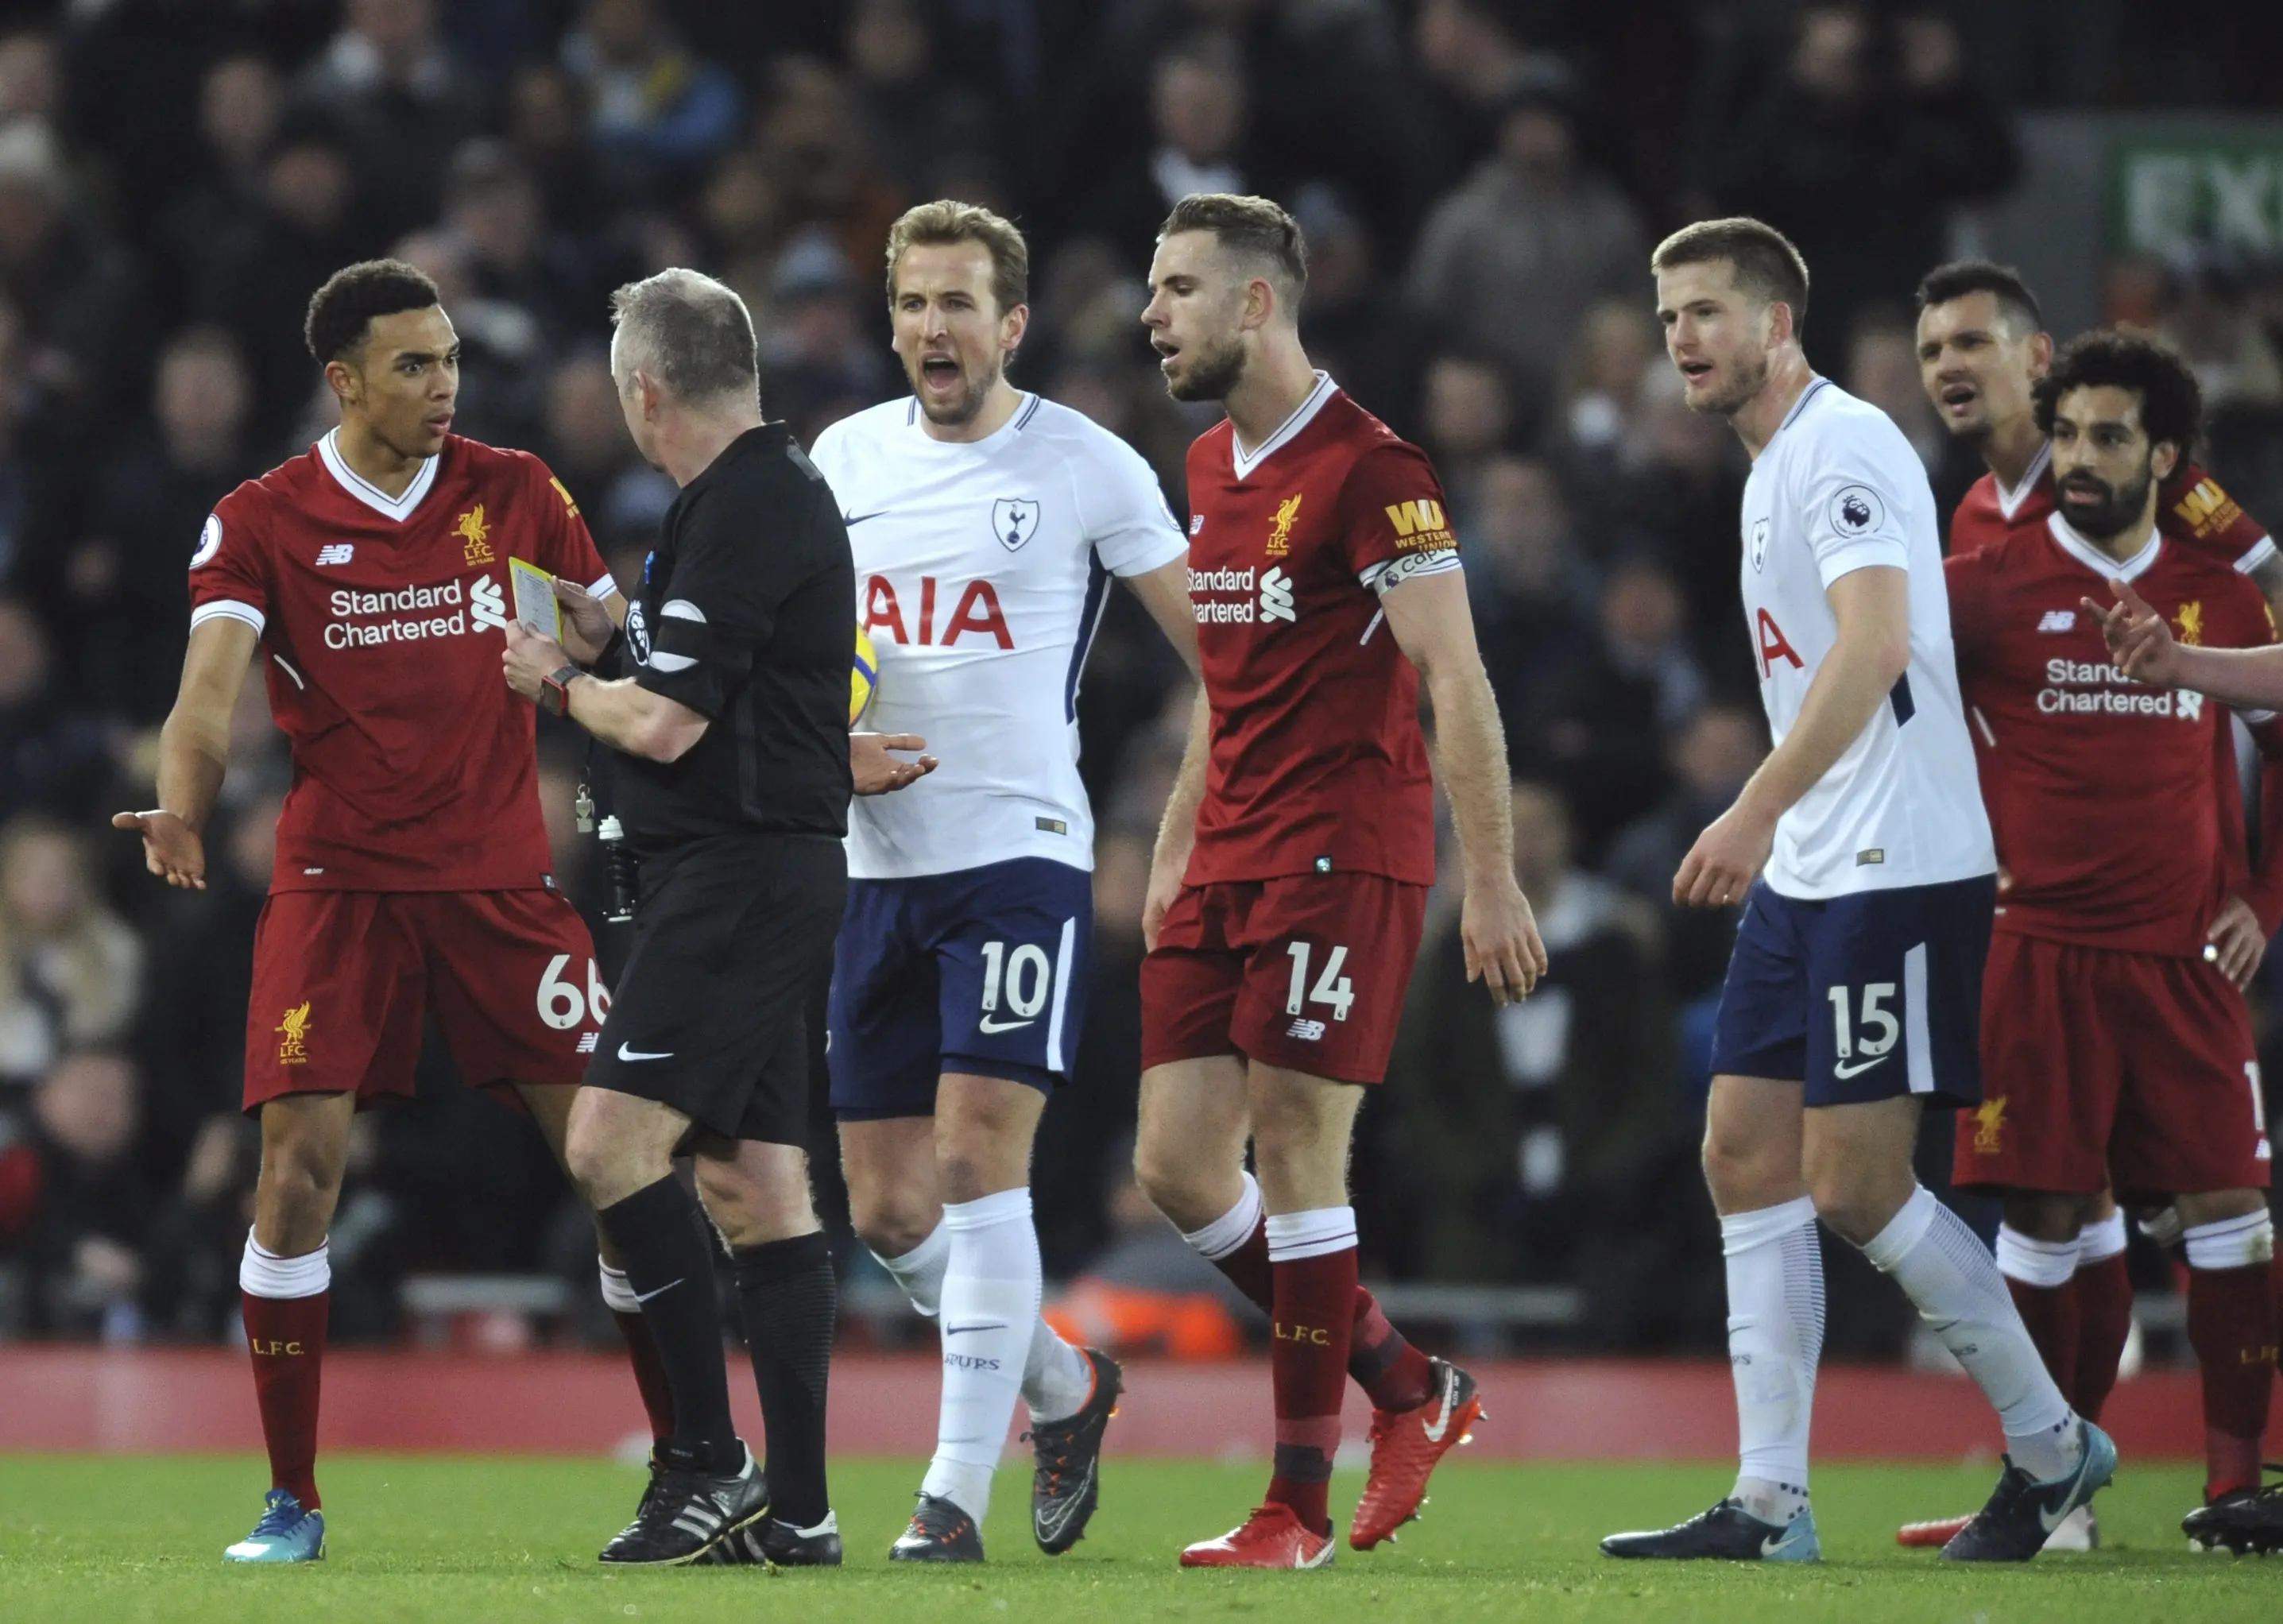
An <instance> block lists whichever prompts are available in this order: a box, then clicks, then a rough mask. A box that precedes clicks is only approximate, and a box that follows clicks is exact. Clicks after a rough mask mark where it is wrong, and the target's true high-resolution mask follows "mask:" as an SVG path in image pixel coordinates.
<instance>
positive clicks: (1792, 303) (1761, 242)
mask: <svg viewBox="0 0 2283 1624" xmlns="http://www.w3.org/2000/svg"><path fill="white" fill-rule="evenodd" d="M1724 260H1725V261H1726V264H1727V266H1728V268H1729V270H1730V271H1731V272H1732V273H1733V274H1734V277H1735V282H1736V286H1737V287H1738V289H1740V290H1741V291H1742V292H1744V293H1746V294H1747V295H1749V297H1751V298H1753V299H1758V300H1759V301H1760V302H1761V303H1762V304H1764V305H1783V306H1787V307H1789V309H1790V311H1791V330H1792V332H1793V335H1794V336H1795V337H1796V336H1797V335H1798V334H1799V333H1800V332H1802V331H1803V330H1805V328H1806V326H1807V261H1806V260H1804V259H1803V258H1802V257H1801V256H1800V252H1799V250H1798V249H1797V248H1796V247H1794V246H1793V245H1792V240H1791V238H1789V237H1786V236H1785V235H1784V234H1783V233H1782V232H1780V231H1779V230H1777V229H1775V228H1774V227H1773V226H1772V225H1770V224H1768V223H1767V222H1766V221H1762V220H1754V219H1752V218H1750V217H1749V215H1743V214H1734V215H1731V216H1729V217H1728V218H1727V219H1726V220H1700V221H1697V222H1696V223H1695V225H1693V226H1683V227H1681V228H1680V229H1679V230H1678V231H1675V232H1674V233H1673V234H1672V235H1671V237H1666V238H1665V239H1664V241H1663V242H1661V243H1659V244H1658V245H1656V253H1653V254H1651V255H1650V256H1649V260H1648V268H1649V270H1650V271H1651V272H1652V273H1653V274H1654V273H1659V272H1664V271H1669V270H1671V269H1673V268H1676V267H1679V266H1682V265H1717V264H1719V263H1721V262H1722V261H1724Z"/></svg>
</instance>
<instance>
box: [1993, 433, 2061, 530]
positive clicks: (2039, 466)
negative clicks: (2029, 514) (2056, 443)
mask: <svg viewBox="0 0 2283 1624" xmlns="http://www.w3.org/2000/svg"><path fill="white" fill-rule="evenodd" d="M2052 466H2053V441H2051V440H2046V441H2045V442H2044V443H2043V444H2042V445H2040V446H2039V447H2038V455H2035V456H2033V457H2031V458H2030V466H2029V467H2028V468H2026V469H2025V470H2022V483H2021V484H2019V485H2016V486H2007V485H2006V482H2005V481H2004V480H2003V479H2000V478H1999V477H1998V476H1997V474H1996V473H1995V472H1992V473H1991V476H1990V484H1991V488H1992V489H1994V490H1995V491H1996V492H1997V493H1998V511H1999V512H2000V513H2002V514H2004V515H2005V516H2006V519H2007V520H2008V521H2011V520H2012V518H2013V517H2014V515H2015V514H2016V513H2018V512H2020V511H2021V510H2022V503H2023V502H2024V501H2028V500H2029V495H2030V492H2031V491H2034V490H2036V489H2037V488H2038V480H2040V479H2042V478H2045V470H2047V469H2049V468H2051V467H2052Z"/></svg>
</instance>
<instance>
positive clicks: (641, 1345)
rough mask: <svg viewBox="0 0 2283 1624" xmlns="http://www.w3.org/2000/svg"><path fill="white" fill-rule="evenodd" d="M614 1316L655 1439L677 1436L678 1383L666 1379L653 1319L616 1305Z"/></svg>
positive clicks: (637, 1310) (637, 1311)
mask: <svg viewBox="0 0 2283 1624" xmlns="http://www.w3.org/2000/svg"><path fill="white" fill-rule="evenodd" d="M622 1278H623V1277H622ZM628 1289H629V1290H631V1289H632V1288H631V1287H629V1288H628ZM611 1317H612V1319H615V1320H617V1321H618V1322H619V1335H620V1336H622V1337H624V1338H625V1339H626V1343H627V1363H628V1364H632V1365H633V1366H634V1367H635V1387H637V1388H639V1389H641V1392H642V1402H643V1410H646V1411H648V1412H649V1415H650V1435H651V1437H652V1438H654V1439H655V1438H671V1437H673V1436H674V1384H673V1383H672V1382H670V1381H668V1380H667V1379H666V1365H665V1364H663V1363H662V1362H661V1361H660V1360H659V1358H658V1343H657V1341H656V1340H653V1339H652V1338H651V1333H650V1322H649V1321H648V1320H646V1319H644V1318H643V1316H642V1310H641V1309H635V1311H634V1312H633V1313H631V1314H629V1313H627V1311H626V1310H625V1309H615V1308H614V1309H612V1310H611Z"/></svg>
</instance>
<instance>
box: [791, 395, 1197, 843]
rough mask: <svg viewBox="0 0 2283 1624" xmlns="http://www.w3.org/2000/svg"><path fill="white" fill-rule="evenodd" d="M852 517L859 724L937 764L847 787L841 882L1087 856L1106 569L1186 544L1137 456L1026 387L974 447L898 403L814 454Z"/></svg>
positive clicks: (1163, 557) (1152, 563)
mask: <svg viewBox="0 0 2283 1624" xmlns="http://www.w3.org/2000/svg"><path fill="white" fill-rule="evenodd" d="M809 455H810V457H811V459H812V460H813V461H814V462H815V463H816V465H817V467H818V468H819V469H821V470H823V474H824V477H825V478H826V480H827V481H828V482H830V485H831V486H832V490H833V493H834V494H835V495H836V496H838V498H839V501H840V511H841V512H842V514H843V515H844V516H845V517H846V519H847V523H848V540H849V544H850V546H851V548H853V550H854V553H855V556H856V619H857V624H858V625H859V626H862V627H863V628H864V629H865V630H866V631H868V632H869V633H871V637H872V644H873V648H874V649H875V651H876V652H877V654H878V656H879V662H880V672H879V686H878V688H877V690H876V692H875V695H874V697H873V701H872V709H871V711H870V712H869V714H868V716H867V717H866V719H865V720H864V723H863V726H864V727H865V728H866V729H868V730H869V731H874V732H879V733H916V734H919V735H921V736H922V737H923V738H924V739H926V741H927V748H928V753H929V754H930V755H931V756H934V757H936V758H938V759H939V761H941V763H942V764H943V765H940V766H939V767H938V768H937V769H936V770H935V771H934V772H933V773H930V774H929V775H928V776H927V777H925V778H923V779H921V780H920V781H918V782H917V783H916V784H914V785H912V786H911V788H909V789H901V790H898V791H897V792H896V793H895V794H893V795H883V796H859V797H857V799H856V801H855V803H854V804H853V806H852V807H851V808H850V811H849V816H848V873H849V875H850V877H851V878H853V879H861V880H890V879H902V878H908V877H912V876H915V875H919V874H949V873H954V872H956V871H958V870H961V869H967V868H980V867H982V866H985V865H986V864H989V863H999V862H1005V861H1007V860H1009V859H1013V858H1019V857H1043V858H1050V859H1053V860H1054V861H1056V862H1058V863H1067V864H1069V865H1070V866H1071V867H1073V868H1081V869H1091V868H1092V867H1093V866H1094V814H1093V812H1092V811H1091V810H1090V809H1089V808H1088V807H1087V800H1086V790H1085V789H1084V788H1083V787H1082V786H1081V784H1080V783H1079V775H1078V750H1079V740H1078V683H1079V670H1080V668H1081V667H1082V666H1084V664H1086V654H1087V647H1088V645H1089V644H1090V643H1091V642H1092V641H1093V640H1094V632H1095V626H1097V625H1098V624H1100V622H1101V619H1102V610H1103V603H1104V602H1105V601H1106V600H1107V598H1108V595H1109V585H1110V576H1113V575H1118V576H1126V575H1141V574H1146V573H1147V572H1149V571H1151V570H1156V569H1159V568H1162V567H1163V566H1164V565H1166V564H1169V563H1175V562H1177V561H1179V560H1180V559H1181V558H1182V557H1184V556H1187V554H1188V541H1187V540H1185V539H1184V538H1183V536H1182V534H1181V531H1180V526H1179V525H1178V524H1175V523H1174V522H1173V515H1172V514H1171V513H1170V512H1169V511H1167V509H1166V507H1165V497H1164V495H1163V494H1161V493H1159V491H1158V489H1157V476H1156V475H1155V474H1153V473H1151V472H1150V471H1149V464H1148V463H1146V462H1143V461H1142V460H1141V456H1140V455H1138V454H1137V453H1135V452H1134V449H1133V447H1129V446H1128V445H1126V442H1125V441H1123V440H1121V439H1118V437H1117V436H1116V435H1114V434H1112V433H1110V431H1107V430H1105V429H1103V428H1100V427H1098V426H1097V425H1095V423H1093V422H1091V421H1090V420H1088V419H1087V418H1086V417H1085V416H1081V415H1080V414H1079V413H1077V412H1075V411H1072V410H1071V409H1070V408H1068V407H1064V406H1057V405H1056V404H1055V403H1054V402H1053V401H1051V400H1040V399H1039V398H1038V397H1037V396H1035V395H1026V396H1025V397H1024V400H1023V403H1022V404H1021V405H1020V406H1019V407H1017V408H1016V412H1015V416H1013V417H1012V418H1010V419H1009V420H1008V423H1007V425H1006V426H1005V427H1004V428H1002V429H1001V430H1000V431H998V432H997V433H995V434H993V435H992V436H991V437H990V438H989V439H983V440H978V441H977V442H975V443H974V444H972V445H951V444H946V443H944V442H943V441H940V440H936V439H930V438H929V437H928V434H927V431H926V430H925V429H924V428H923V427H922V425H921V422H920V416H919V406H918V402H916V400H909V399H906V400H892V401H889V402H888V403H886V404H885V405H882V406H876V407H873V408H870V409H869V410H867V411H862V412H859V413H857V414H856V415H855V416H853V417H846V418H843V419H842V420H841V421H840V422H838V423H834V424H832V425H831V427H830V428H828V429H826V430H825V431H823V432H822V434H820V435H818V436H817V439H816V445H815V447H814V449H813V450H812V451H811V452H810V454H809Z"/></svg>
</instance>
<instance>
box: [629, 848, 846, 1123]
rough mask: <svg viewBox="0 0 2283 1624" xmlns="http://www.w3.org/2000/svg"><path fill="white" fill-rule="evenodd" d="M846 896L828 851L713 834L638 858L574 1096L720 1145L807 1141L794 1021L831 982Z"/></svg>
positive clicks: (798, 1026) (805, 1085) (836, 858)
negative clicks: (634, 1104) (630, 1110)
mask: <svg viewBox="0 0 2283 1624" xmlns="http://www.w3.org/2000/svg"><path fill="white" fill-rule="evenodd" d="M847 890H848V864H847V859H846V856H845V853H844V852H843V851H842V850H841V847H840V843H839V842H838V841H837V840H828V839H819V838H806V837H793V836H786V835H760V834H752V835H745V834H739V835H716V836H713V837H711V838H709V839H705V840H697V841H692V842H690V843H689V844H687V845H684V846H678V847H676V848H674V850H673V851H668V852H665V853H663V854H661V855H659V856H656V857H650V858H645V859H643V874H642V901H641V905H640V906H639V907H638V908H637V909H636V910H635V923H634V934H633V944H632V946H631V948H630V949H629V951H628V953H627V963H626V968H625V969H624V970H623V971H621V972H620V973H619V985H618V991H617V994H616V996H615V997H614V998H613V999H612V1004H611V1013H610V1014H609V1016H608V1018H606V1019H605V1020H604V1022H603V1031H602V1036H601V1037H600V1039H599V1040H598V1041H597V1042H596V1045H595V1058H594V1060H593V1061H591V1062H590V1063H589V1064H588V1068H587V1076H586V1082H587V1085H588V1087H589V1088H607V1089H609V1090H611V1091H612V1092H614V1093H620V1094H632V1095H634V1096H635V1098H637V1099H641V1100H657V1101H658V1103H659V1104H660V1105H666V1106H671V1107H674V1109H675V1110H677V1111H680V1112H681V1113H682V1115H685V1116H687V1117H689V1118H690V1121H691V1122H692V1123H695V1124H696V1125H697V1127H698V1128H699V1129H701V1130H704V1131H707V1132H710V1133H713V1134H718V1135H720V1136H721V1137H722V1138H732V1139H761V1140H765V1141H767V1142H768V1143H771V1144H776V1145H805V1144H806V1143H807V1141H808V1095H809V1064H808V1032H807V1024H808V1023H807V1020H806V1012H807V1009H808V1006H809V1005H810V1004H811V1003H812V1002H813V1001H814V999H815V998H817V997H818V996H819V995H820V994H821V993H822V991H823V989H824V986H825V984H826V983H828V982H829V981H830V979H831V975H832V941H833V937H834V936H835V935H836V934H837V933H838V930H839V929H840V915H841V911H842V909H843V907H844V906H845V903H846V898H847Z"/></svg>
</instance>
